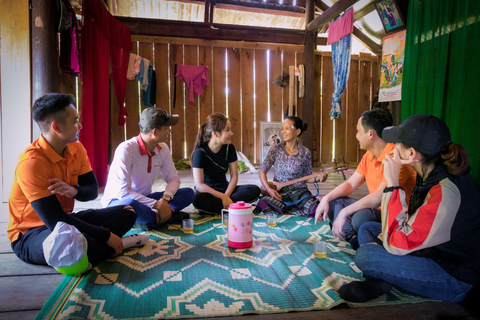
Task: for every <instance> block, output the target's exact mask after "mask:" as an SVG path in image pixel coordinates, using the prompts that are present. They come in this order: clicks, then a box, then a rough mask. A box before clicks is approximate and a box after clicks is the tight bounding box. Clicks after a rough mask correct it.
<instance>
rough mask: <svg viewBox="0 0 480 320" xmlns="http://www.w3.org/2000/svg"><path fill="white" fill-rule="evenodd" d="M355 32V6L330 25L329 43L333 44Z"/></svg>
mask: <svg viewBox="0 0 480 320" xmlns="http://www.w3.org/2000/svg"><path fill="white" fill-rule="evenodd" d="M352 33H353V8H352V9H350V10H348V11H347V12H345V13H344V15H343V16H341V17H340V18H337V19H336V20H334V21H332V22H330V24H329V25H328V38H327V44H329V45H330V44H332V43H334V42H338V41H340V40H341V39H343V38H344V37H345V36H346V35H348V34H352Z"/></svg>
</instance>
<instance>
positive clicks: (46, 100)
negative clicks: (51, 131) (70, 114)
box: [32, 93, 75, 132]
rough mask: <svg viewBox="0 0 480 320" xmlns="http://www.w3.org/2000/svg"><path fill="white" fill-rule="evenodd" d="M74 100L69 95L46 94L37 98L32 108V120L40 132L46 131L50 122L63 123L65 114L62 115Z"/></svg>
mask: <svg viewBox="0 0 480 320" xmlns="http://www.w3.org/2000/svg"><path fill="white" fill-rule="evenodd" d="M74 102H75V100H74V98H73V96H72V95H71V94H63V93H47V94H46V95H43V96H41V97H40V98H38V99H37V100H36V101H35V103H34V104H33V107H32V116H33V120H35V122H36V123H37V124H38V126H39V127H40V130H41V131H42V132H46V131H48V127H49V126H50V123H51V121H52V120H56V121H61V122H65V120H66V119H65V116H66V114H65V115H64V114H62V111H64V110H65V108H67V107H68V106H69V105H71V104H74Z"/></svg>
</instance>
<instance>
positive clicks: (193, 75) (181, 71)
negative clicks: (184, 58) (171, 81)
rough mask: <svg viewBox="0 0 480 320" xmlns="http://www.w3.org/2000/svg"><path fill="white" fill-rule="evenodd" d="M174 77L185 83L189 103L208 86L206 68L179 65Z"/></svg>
mask: <svg viewBox="0 0 480 320" xmlns="http://www.w3.org/2000/svg"><path fill="white" fill-rule="evenodd" d="M175 76H176V77H178V78H179V79H181V80H182V81H183V82H185V85H186V86H187V87H188V89H189V91H190V92H189V101H190V102H193V101H194V97H197V96H199V95H202V94H203V87H205V86H206V85H209V84H210V82H209V80H208V66H194V65H185V64H179V65H178V66H177V72H176V74H175Z"/></svg>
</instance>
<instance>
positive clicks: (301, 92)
mask: <svg viewBox="0 0 480 320" xmlns="http://www.w3.org/2000/svg"><path fill="white" fill-rule="evenodd" d="M298 68H299V69H300V75H299V76H298V82H299V85H298V96H299V97H300V98H302V97H303V96H304V95H305V66H304V65H303V64H301V65H299V66H298Z"/></svg>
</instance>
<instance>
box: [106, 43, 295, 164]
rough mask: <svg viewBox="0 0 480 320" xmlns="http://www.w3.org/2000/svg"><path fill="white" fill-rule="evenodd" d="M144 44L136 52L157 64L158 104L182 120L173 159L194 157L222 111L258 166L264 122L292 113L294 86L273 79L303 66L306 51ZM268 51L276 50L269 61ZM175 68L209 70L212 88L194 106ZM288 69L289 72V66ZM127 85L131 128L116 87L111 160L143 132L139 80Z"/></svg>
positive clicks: (240, 144)
mask: <svg viewBox="0 0 480 320" xmlns="http://www.w3.org/2000/svg"><path fill="white" fill-rule="evenodd" d="M147 39H148V38H147ZM142 40H144V41H135V42H134V43H133V48H134V52H136V53H138V54H139V55H140V56H142V57H144V58H147V59H149V60H151V61H154V69H155V71H156V77H157V105H156V106H157V107H159V108H164V109H166V110H168V111H169V112H170V113H174V114H178V115H179V117H180V122H179V124H178V125H176V126H174V127H172V130H171V134H170V137H171V141H170V148H171V150H172V156H173V158H180V159H181V158H184V157H185V156H187V157H189V156H190V154H191V152H192V148H193V145H194V143H195V139H196V136H197V132H198V128H199V127H200V124H202V123H204V122H205V120H206V118H207V116H208V115H209V114H211V113H212V112H221V113H223V114H225V115H227V117H228V118H229V119H230V121H231V123H232V130H233V133H234V137H233V144H234V145H235V147H236V148H237V150H239V151H242V152H243V153H244V154H245V155H246V156H247V157H248V158H249V159H251V161H252V162H258V161H259V159H260V147H261V146H260V143H257V142H256V141H259V137H260V122H261V121H268V120H269V114H270V120H271V121H281V120H282V118H283V116H282V114H283V113H284V112H285V111H286V110H287V106H286V104H287V103H288V88H281V87H279V86H277V85H275V84H273V83H272V81H273V80H274V79H275V78H276V77H277V76H279V75H280V71H281V69H282V67H285V66H287V65H288V64H295V61H297V63H298V64H300V63H303V54H302V53H301V52H297V51H296V50H298V49H303V47H301V46H282V48H281V47H279V46H275V45H268V46H265V45H262V46H255V45H252V46H251V47H248V46H245V45H241V46H240V47H239V48H235V47H233V46H232V42H225V46H222V45H219V44H218V43H219V42H214V45H192V44H191V43H192V42H186V43H185V44H182V43H181V41H180V40H175V41H168V40H165V39H158V38H156V39H153V40H151V41H145V39H142ZM148 40H150V39H148ZM227 45H228V46H227ZM136 48H138V50H136ZM285 48H286V49H285ZM267 51H269V52H270V53H269V57H270V59H269V61H267ZM282 57H283V59H282ZM175 64H177V65H178V64H187V65H205V66H208V68H209V80H210V85H209V86H206V87H205V88H204V94H203V95H202V96H199V97H195V99H194V101H193V102H190V101H189V89H188V87H186V86H185V85H184V83H183V81H181V80H180V79H178V78H177V77H175V74H174V69H175ZM268 64H269V65H270V68H269V69H268V68H267V65H268ZM285 69H286V70H288V67H285ZM267 72H268V75H267ZM127 82H128V83H127V93H126V99H125V106H126V108H127V111H128V117H127V118H126V125H125V128H126V130H124V128H123V127H121V126H119V125H118V123H117V121H118V116H117V115H118V103H117V102H116V101H115V97H114V96H115V95H114V92H113V88H112V92H111V96H112V99H111V101H112V106H111V123H110V124H111V127H112V130H111V139H110V145H111V151H110V157H111V158H112V157H113V153H114V150H115V148H116V146H117V145H118V144H119V143H121V142H122V141H124V140H125V135H126V138H127V139H129V138H131V137H134V136H136V135H137V134H138V121H139V114H140V113H141V111H142V110H143V109H144V108H145V107H146V106H144V105H143V101H142V100H141V99H139V90H138V83H137V82H136V81H135V80H128V81H127ZM175 82H176V91H174V90H175V89H174V87H175V85H174V83H175ZM168 84H169V85H168ZM227 88H228V93H227V90H226V89H227ZM174 97H175V105H173V100H174ZM301 103H302V99H301V98H298V101H297V105H298V110H301V109H300V108H301ZM269 110H270V112H269ZM125 132H126V134H125Z"/></svg>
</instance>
